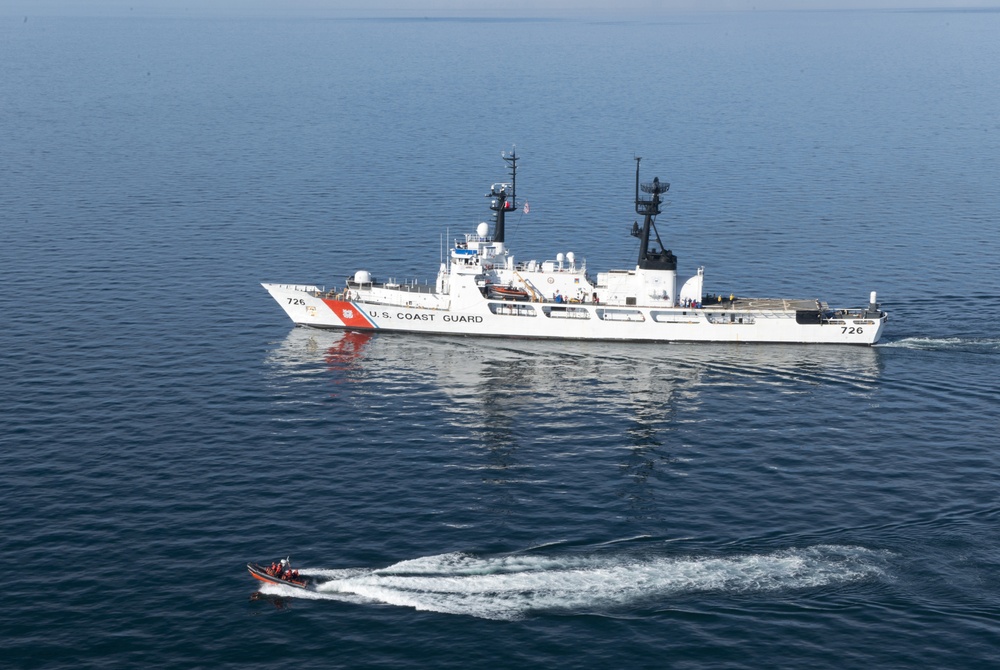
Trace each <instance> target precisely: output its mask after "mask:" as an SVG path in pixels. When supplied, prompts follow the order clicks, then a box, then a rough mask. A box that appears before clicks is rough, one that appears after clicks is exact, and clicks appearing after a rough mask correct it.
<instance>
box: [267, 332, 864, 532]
mask: <svg viewBox="0 0 1000 670" xmlns="http://www.w3.org/2000/svg"><path fill="white" fill-rule="evenodd" d="M881 355H882V354H881V353H880V351H879V350H878V349H877V348H861V347H850V346H843V347H840V346H829V345H827V346H809V345H747V344H740V345H734V344H630V343H613V342H580V341H550V340H510V339H487V338H462V337H439V336H420V335H407V334H388V333H383V334H378V333H368V332H350V331H322V330H315V329H309V328H295V329H293V330H292V331H291V332H290V333H289V334H288V336H287V337H286V338H285V339H284V341H283V342H281V343H280V344H279V345H278V346H277V347H276V348H275V349H274V350H273V352H272V353H271V355H270V357H269V363H270V364H271V367H272V369H273V371H274V373H275V374H276V375H278V376H279V377H282V378H284V379H286V380H293V379H301V380H305V381H307V382H308V384H315V383H316V382H317V381H321V382H322V384H321V386H320V387H318V388H317V387H308V388H306V387H304V388H301V389H297V390H294V389H292V395H293V396H296V395H299V394H300V393H301V398H299V399H300V400H301V401H302V402H315V401H316V395H315V393H316V391H318V390H320V389H322V391H321V392H323V393H325V394H326V397H327V402H329V403H331V405H332V406H334V407H336V408H338V409H346V410H347V411H348V412H350V414H351V415H352V416H354V417H357V420H358V421H359V422H360V423H362V424H363V425H365V426H368V427H372V428H374V429H375V430H379V429H380V428H379V427H377V426H372V424H373V423H374V424H382V423H385V422H394V425H395V426H396V430H397V432H398V430H400V429H401V428H400V427H401V426H413V427H414V429H415V430H416V429H417V427H419V428H420V429H421V430H425V429H426V430H425V432H427V433H429V434H433V435H434V437H435V439H438V440H440V441H441V446H440V448H441V449H447V448H452V449H460V450H462V451H463V453H474V450H480V451H481V457H479V458H473V459H472V461H469V460H468V459H464V460H462V461H461V462H456V463H455V464H454V465H452V466H451V467H456V468H460V469H466V470H476V472H475V473H474V474H472V476H474V477H476V478H478V479H479V480H480V481H481V482H482V483H483V484H485V485H488V486H490V487H491V488H493V493H492V494H491V497H492V500H491V501H485V500H484V501H483V502H484V503H485V504H487V506H488V507H490V508H491V509H492V510H493V512H494V513H495V514H498V515H501V516H502V511H503V510H509V509H510V507H511V504H512V503H511V500H509V499H507V496H510V495H511V493H510V492H509V491H505V490H504V489H507V488H510V487H508V486H507V485H509V484H514V483H518V482H520V483H524V482H528V481H533V480H534V479H538V478H540V477H543V475H541V474H540V472H541V471H542V470H544V466H548V465H550V464H551V463H552V462H554V460H555V459H563V462H564V463H565V462H571V461H572V459H574V458H578V457H580V456H581V455H586V456H585V457H587V458H591V459H593V458H599V457H603V458H610V459H612V462H611V463H609V465H610V466H611V467H617V469H618V471H619V478H618V480H617V481H618V484H617V489H616V495H617V496H618V497H619V498H621V499H623V500H625V501H627V503H628V506H629V508H630V510H631V513H632V514H634V515H637V516H643V515H644V514H645V513H646V512H647V511H648V510H652V509H654V508H655V507H656V505H657V501H656V500H655V499H653V497H654V493H653V491H654V490H655V487H651V486H649V485H648V483H649V479H650V478H651V476H653V475H656V476H670V475H671V474H685V472H684V468H685V462H686V460H689V449H690V443H691V442H692V435H695V436H697V435H701V434H706V433H709V434H710V433H713V432H715V433H716V435H717V438H718V439H733V438H734V437H736V436H738V434H739V433H738V431H737V430H736V429H733V428H731V427H728V425H724V424H723V422H726V421H727V419H729V418H731V417H732V415H733V412H738V413H740V415H741V416H742V417H744V418H743V421H744V422H746V421H747V417H750V421H751V422H752V421H753V418H752V417H753V413H752V410H748V409H747V403H751V404H752V403H754V402H756V403H758V404H759V405H760V407H761V408H762V410H763V411H765V412H767V411H772V408H778V409H774V410H773V411H779V412H780V411H787V412H791V411H793V410H785V409H781V408H782V407H784V406H793V405H794V406H796V407H797V408H798V409H796V410H794V411H796V412H798V413H799V414H804V413H806V412H805V410H807V408H808V406H809V403H810V402H812V398H811V396H813V395H814V394H824V393H834V394H839V395H841V396H843V395H851V396H857V395H865V394H874V393H875V392H876V391H877V389H878V388H879V384H880V377H881V362H880V356H881ZM331 389H332V390H331ZM289 390H290V389H288V388H287V387H286V389H285V391H286V393H287V392H288V391H289ZM284 398H285V399H286V400H287V399H288V395H285V396H284ZM292 402H295V399H294V397H293V399H292ZM748 411H751V413H750V414H748ZM767 420H768V421H771V423H762V424H760V426H757V427H756V428H757V429H765V430H769V429H771V428H772V427H773V426H775V425H778V426H780V425H781V422H783V421H789V420H792V418H790V417H789V416H783V417H778V418H777V419H774V418H769V419H767ZM762 421H763V420H762ZM803 421H804V422H805V423H804V424H803V425H807V424H808V421H809V418H808V417H805V418H804V419H803ZM754 428H755V427H754V426H749V428H748V430H751V431H752V430H753V429H754ZM815 428H816V429H817V430H823V429H825V427H822V426H818V427H815ZM720 431H721V432H720ZM727 431H728V432H727ZM470 450H471V451H470ZM470 474H471V473H470Z"/></svg>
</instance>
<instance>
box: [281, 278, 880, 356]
mask: <svg viewBox="0 0 1000 670" xmlns="http://www.w3.org/2000/svg"><path fill="white" fill-rule="evenodd" d="M262 285H263V286H264V288H265V289H267V291H268V292H269V293H270V294H271V296H272V297H273V298H274V299H275V301H277V303H278V304H279V305H281V307H282V308H283V309H284V310H285V313H286V314H287V315H288V317H289V318H290V319H291V320H292V321H293V322H294V323H296V324H298V325H302V326H311V327H314V328H340V329H352V330H364V331H385V332H408V333H426V334H447V335H472V336H490V337H512V338H540V339H566V340H604V341H627V342H755V343H789V344H791V343H794V344H850V345H872V344H875V343H876V342H878V340H879V338H880V337H881V335H882V330H883V328H884V326H885V323H886V320H887V316H886V315H885V314H884V313H880V314H878V315H877V316H872V315H869V314H866V313H864V312H853V313H848V312H844V313H843V314H842V315H837V314H830V313H827V314H824V315H822V318H819V317H820V313H821V312H822V310H820V309H819V308H818V306H817V305H816V303H815V302H813V303H812V304H813V307H812V310H810V309H803V307H808V306H809V304H808V302H807V301H781V300H753V299H739V301H738V302H735V303H728V302H721V303H719V304H717V305H711V306H707V307H701V308H698V309H694V308H690V307H689V308H682V307H662V306H642V305H639V306H635V305H605V304H594V303H569V304H554V303H549V302H530V303H525V302H515V301H503V300H499V299H493V298H482V299H481V300H467V301H465V303H464V304H462V305H461V307H459V308H456V307H453V306H452V305H451V304H450V303H449V301H448V299H447V298H448V296H437V295H434V294H428V293H427V292H424V294H422V296H420V297H421V300H420V301H417V300H414V298H415V297H416V296H413V295H409V294H403V293H400V294H399V295H398V296H394V295H391V294H389V295H387V294H385V293H383V294H382V295H380V296H378V298H379V299H377V300H375V299H372V297H371V296H365V295H364V292H359V291H355V292H354V295H345V294H334V293H327V292H324V291H322V290H321V289H320V288H319V287H316V286H312V285H293V284H270V283H265V284H262ZM397 298H398V299H397ZM415 302H422V304H424V305H434V306H420V305H415V304H414V303H415Z"/></svg>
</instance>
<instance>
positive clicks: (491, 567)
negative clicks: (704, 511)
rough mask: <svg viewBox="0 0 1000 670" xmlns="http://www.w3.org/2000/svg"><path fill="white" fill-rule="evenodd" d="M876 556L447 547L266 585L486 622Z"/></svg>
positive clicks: (838, 572) (844, 569)
mask: <svg viewBox="0 0 1000 670" xmlns="http://www.w3.org/2000/svg"><path fill="white" fill-rule="evenodd" d="M884 562H885V561H884V554H883V553H881V552H875V551H871V550H868V549H864V548H862V547H847V546H833V545H817V546H813V547H806V548H802V549H788V550H782V551H776V552H772V553H765V554H744V555H739V556H730V557H691V556H686V557H658V558H647V559H636V558H630V557H627V556H622V555H617V556H600V555H599V556H587V557H578V556H532V555H519V556H505V557H488V558H480V557H476V556H471V555H468V554H461V553H451V554H442V555H439V556H427V557H423V558H417V559H413V560H409V561H403V562H400V563H397V564H395V565H392V566H389V567H387V568H383V569H379V570H366V569H361V568H358V569H350V570H303V573H304V574H310V575H311V576H313V577H315V578H317V579H325V580H328V581H325V582H322V583H321V584H320V585H319V586H318V587H317V589H316V590H315V591H305V592H304V591H300V590H296V589H289V588H285V587H280V586H267V587H265V592H268V593H276V594H278V593H280V594H281V595H294V596H297V597H306V598H318V599H334V600H343V601H349V602H357V603H365V602H378V603H386V604H390V605H398V606H403V607H412V608H414V609H417V610H424V611H431V612H442V613H448V614H464V615H468V616H475V617H481V618H488V619H518V618H522V617H524V616H525V615H527V614H528V613H529V612H545V611H551V612H555V611H561V612H573V611H585V612H595V611H610V610H620V609H622V608H629V607H634V606H640V605H643V604H646V605H662V604H663V603H664V602H665V601H666V600H667V599H668V598H669V597H671V596H678V595H682V594H687V593H697V592H711V593H719V594H726V593H731V594H741V593H752V592H766V591H776V590H791V589H806V588H816V587H821V586H826V585H829V584H836V583H845V582H853V581H859V580H864V579H872V578H878V577H881V576H883V574H884V571H883V568H882V567H881V565H883V564H884Z"/></svg>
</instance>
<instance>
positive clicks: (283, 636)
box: [0, 11, 1000, 668]
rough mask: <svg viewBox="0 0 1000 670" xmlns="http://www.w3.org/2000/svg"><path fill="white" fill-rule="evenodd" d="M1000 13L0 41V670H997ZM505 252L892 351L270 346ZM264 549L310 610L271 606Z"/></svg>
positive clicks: (103, 26)
mask: <svg viewBox="0 0 1000 670" xmlns="http://www.w3.org/2000/svg"><path fill="white" fill-rule="evenodd" d="M998 33H1000V13H998V12H991V11H979V12H971V11H938V12H802V13H780V12H778V13H775V12H768V13H765V12H759V13H757V12H755V13H734V14H666V15H663V16H660V17H658V18H655V19H652V20H651V19H648V18H641V19H634V20H621V21H610V20H600V19H586V20H584V19H580V20H569V19H567V20H559V21H541V20H495V19H494V20H449V21H444V20H427V19H418V20H375V19H352V20H346V19H340V18H336V17H329V16H317V17H315V18H311V19H307V18H296V19H265V18H261V17H237V16H228V17H215V18H213V17H208V16H192V15H186V14H184V15H182V14H179V15H178V16H159V17H153V16H140V15H130V16H122V17H113V16H104V17H99V18H98V17H91V18H86V17H59V16H49V17H34V16H30V17H27V19H25V17H24V16H20V15H19V16H16V17H13V16H7V17H3V18H2V20H0V63H3V67H2V76H0V82H2V91H3V93H2V95H0V166H2V167H3V170H2V174H3V179H2V180H0V286H2V287H3V291H0V380H2V384H0V408H2V409H0V492H2V501H3V507H2V511H3V513H2V514H0V556H2V557H3V559H4V560H5V561H6V562H7V563H8V565H9V567H10V570H11V575H10V577H11V578H10V579H8V580H7V581H6V582H5V584H4V596H5V598H4V604H5V607H4V608H3V610H2V612H0V630H2V631H3V633H2V634H0V658H3V659H4V661H3V663H4V665H6V666H8V667H17V668H66V667H72V668H80V667H116V668H117V667H164V668H176V667H241V668H243V667H297V668H330V667H350V668H380V667H381V668H389V667H391V668H408V667H412V668H417V667H419V668H424V667H462V668H468V667H489V668H521V667H546V668H581V667H594V668H607V667H635V668H646V667H649V668H653V667H655V668H661V667H670V668H673V667H676V668H722V667H725V668H741V667H744V668H761V667H781V668H801V667H814V668H871V667H880V668H894V667H899V668H904V667H949V668H984V667H997V666H1000V577H998V574H1000V573H998V570H997V568H998V563H1000V525H998V523H1000V495H998V494H1000V450H998V447H1000V443H998V439H997V430H996V416H997V410H998V400H997V399H998V396H1000V381H998V379H1000V364H998V362H1000V328H998V326H997V314H998V313H1000V260H998V259H1000V241H998V240H1000V236H998V235H997V234H996V227H997V225H996V224H997V222H998V217H1000V196H998V190H997V183H998V181H1000V179H998V178H1000V117H998V116H997V114H996V110H997V109H1000V72H998V65H997V64H998V63H1000V43H998V42H997V40H996V39H995V37H996V35H997V34H998ZM511 145H516V147H517V151H518V153H519V154H520V155H521V157H522V160H521V162H520V170H519V173H518V177H519V180H518V192H519V193H518V194H519V197H520V198H521V199H522V200H527V201H528V202H529V203H530V207H531V212H530V214H528V215H525V216H523V217H520V218H519V219H517V220H516V221H514V222H512V223H511V224H509V227H508V235H509V241H510V243H511V245H512V246H513V248H514V250H515V251H516V252H517V254H518V256H519V257H520V258H539V259H542V258H552V257H554V255H555V253H557V252H560V251H562V252H565V251H574V252H575V253H576V255H577V257H578V258H586V259H587V263H588V267H589V268H590V269H591V271H592V272H597V271H603V270H605V269H608V268H625V267H629V265H630V264H632V263H634V255H635V245H634V240H633V239H632V238H630V237H629V236H628V234H627V233H628V230H629V228H630V227H631V224H632V221H633V219H634V218H635V217H634V213H633V212H632V205H631V198H632V189H633V178H634V172H633V170H634V162H633V156H637V155H638V156H642V157H643V162H642V167H643V174H644V175H645V176H646V177H647V178H651V177H652V176H653V175H657V176H659V177H660V178H661V179H662V180H666V181H670V182H672V189H671V192H670V198H669V200H670V205H669V207H668V208H667V211H666V212H665V214H664V215H663V216H661V217H660V220H659V223H660V227H661V232H662V233H664V234H665V236H667V237H668V239H669V240H670V242H669V243H668V246H670V247H671V248H672V249H673V251H674V253H675V254H677V256H678V257H679V259H680V274H681V275H682V276H687V275H690V274H693V273H694V272H695V270H696V268H697V267H699V266H701V265H704V266H705V267H706V290H708V291H710V292H722V293H728V292H735V293H737V294H739V295H761V296H785V297H818V298H821V299H823V300H826V301H828V302H830V303H831V305H834V306H839V307H848V306H860V305H863V304H864V303H866V302H867V299H868V292H869V291H871V290H877V291H878V292H879V296H880V301H881V302H882V304H883V307H884V308H885V309H887V310H888V311H889V312H890V320H889V323H888V325H887V329H886V332H885V335H884V338H883V341H882V342H881V343H880V344H879V345H878V346H876V347H872V348H841V347H801V346H766V347H763V346H762V347H757V346H729V345H725V346H723V345H709V346H704V345H672V346H669V345H668V346H663V345H659V346H639V345H621V344H607V343H603V344H602V343H572V342H563V343H556V342H544V343H539V342H531V341H503V340H489V339H471V338H458V339H455V338H447V337H417V336H406V335H384V334H383V335H375V336H373V335H368V334H361V333H340V332H326V331H314V330H308V329H300V328H293V327H292V325H291V324H290V323H289V322H288V321H287V320H286V317H285V316H284V315H283V314H282V312H281V310H280V309H279V308H278V306H277V305H275V304H274V303H273V302H272V301H271V299H270V298H269V296H268V295H267V294H266V293H265V292H264V291H263V289H261V288H260V286H259V285H258V282H260V281H287V282H301V283H306V282H308V283H318V284H325V285H328V286H333V285H338V284H340V283H341V282H342V281H343V278H344V277H346V276H347V275H348V274H351V273H353V272H354V271H356V270H358V269H362V268H364V269H368V270H370V271H372V272H374V273H376V274H378V275H379V276H384V277H393V276H394V277H396V278H399V279H410V278H421V279H430V278H432V277H433V275H434V273H435V272H436V268H437V264H438V262H439V258H440V253H441V251H440V250H441V244H442V239H443V238H446V237H448V236H454V235H456V234H458V233H461V232H466V231H468V230H471V229H473V228H474V226H475V224H476V223H478V222H479V221H481V220H483V219H484V218H485V217H486V214H487V213H488V211H487V209H486V205H487V201H486V200H485V199H484V198H483V197H482V195H483V194H484V193H485V192H486V191H487V190H488V187H489V184H490V183H492V182H494V181H499V180H501V179H503V178H504V177H505V172H504V165H503V163H502V161H501V160H500V157H499V153H500V151H501V150H505V149H509V148H510V146H511ZM286 555H290V556H291V557H292V559H293V561H294V562H295V564H296V565H298V566H300V567H301V568H302V569H303V571H304V572H306V573H308V574H313V575H317V576H321V577H323V578H324V579H325V580H326V581H325V583H324V585H323V586H322V587H321V588H320V589H318V590H317V591H316V592H312V593H296V592H290V591H288V590H286V589H283V588H280V587H263V588H260V587H259V585H257V584H256V583H255V582H253V580H251V579H250V577H249V575H248V574H247V572H246V570H245V567H244V566H245V563H246V562H247V561H270V560H273V559H274V558H277V557H280V556H286Z"/></svg>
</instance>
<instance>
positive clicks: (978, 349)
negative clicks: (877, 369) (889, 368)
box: [875, 337, 1000, 353]
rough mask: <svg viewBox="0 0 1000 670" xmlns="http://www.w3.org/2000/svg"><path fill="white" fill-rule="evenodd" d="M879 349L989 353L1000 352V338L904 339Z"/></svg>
mask: <svg viewBox="0 0 1000 670" xmlns="http://www.w3.org/2000/svg"><path fill="white" fill-rule="evenodd" d="M875 346H876V347H877V348H880V349H881V348H900V349H917V350H920V351H967V352H973V353H989V352H992V351H1000V339H998V338H963V337H904V338H903V339H901V340H896V341H894V342H882V343H881V344H877V345H875Z"/></svg>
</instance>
